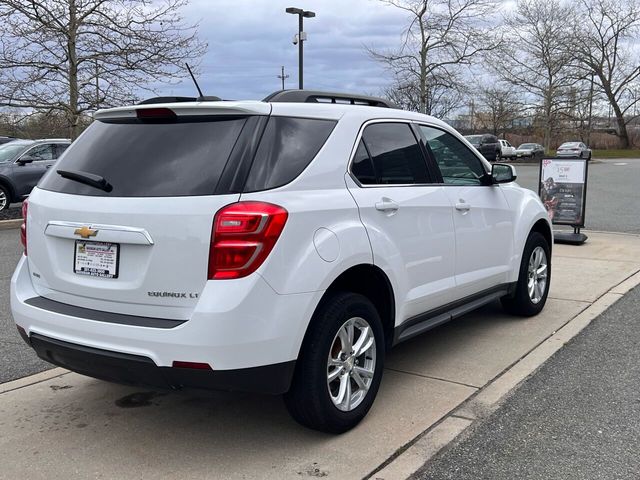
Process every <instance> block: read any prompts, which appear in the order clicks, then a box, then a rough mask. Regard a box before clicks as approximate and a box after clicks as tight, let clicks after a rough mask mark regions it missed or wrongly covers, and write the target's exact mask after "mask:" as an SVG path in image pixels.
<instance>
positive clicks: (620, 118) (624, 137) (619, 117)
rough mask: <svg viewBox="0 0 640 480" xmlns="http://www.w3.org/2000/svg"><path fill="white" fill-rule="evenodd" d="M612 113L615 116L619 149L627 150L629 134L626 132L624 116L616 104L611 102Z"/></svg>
mask: <svg viewBox="0 0 640 480" xmlns="http://www.w3.org/2000/svg"><path fill="white" fill-rule="evenodd" d="M612 106H613V111H614V112H615V114H616V121H617V122H618V137H619V138H620V148H629V147H630V142H629V134H628V132H627V124H626V123H625V121H624V114H623V113H622V111H621V110H620V107H619V106H618V102H615V101H614V102H612Z"/></svg>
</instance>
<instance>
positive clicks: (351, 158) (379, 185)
mask: <svg viewBox="0 0 640 480" xmlns="http://www.w3.org/2000/svg"><path fill="white" fill-rule="evenodd" d="M375 123H404V124H406V125H408V126H409V128H410V129H411V132H412V133H413V136H414V137H415V140H416V142H417V143H418V145H420V142H421V138H422V137H421V136H416V134H415V131H414V129H413V127H412V124H413V123H414V122H413V121H412V120H409V119H401V118H374V119H371V120H367V121H365V122H364V123H363V124H362V125H360V129H359V130H358V135H356V141H355V143H354V145H353V147H352V148H351V155H350V156H349V163H348V164H347V172H346V173H347V174H348V175H349V176H350V177H351V179H352V180H353V181H354V182H355V184H356V185H357V186H358V187H360V188H388V187H433V186H439V185H441V184H440V183H438V182H430V183H376V184H372V185H368V184H367V185H365V184H362V183H360V180H358V178H357V177H356V176H355V175H354V174H353V172H352V168H351V167H352V166H353V161H354V160H355V156H356V152H357V150H358V145H359V144H360V140H362V135H363V133H364V130H365V128H367V127H368V126H369V125H372V124H375ZM362 143H363V144H364V146H365V148H366V149H367V153H368V154H369V158H370V159H371V153H370V152H369V147H367V143H366V142H364V141H363V142H362ZM420 153H421V155H422V160H423V161H424V162H425V168H426V169H427V174H428V175H429V177H431V178H430V179H431V180H434V177H433V173H432V171H431V169H430V168H429V162H428V160H427V157H426V156H425V152H424V151H423V149H422V147H421V148H420ZM371 160H372V161H371V163H372V165H373V159H371ZM373 168H374V172H375V166H374V167H373ZM376 177H377V173H376ZM435 180H437V178H436V179H435Z"/></svg>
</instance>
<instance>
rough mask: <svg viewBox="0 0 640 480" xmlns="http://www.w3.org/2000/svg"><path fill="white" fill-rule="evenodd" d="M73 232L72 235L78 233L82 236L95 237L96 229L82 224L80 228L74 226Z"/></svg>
mask: <svg viewBox="0 0 640 480" xmlns="http://www.w3.org/2000/svg"><path fill="white" fill-rule="evenodd" d="M73 233H74V235H80V236H81V237H82V238H89V237H95V236H96V235H97V234H98V230H93V229H92V228H91V227H87V226H86V225H84V226H82V227H81V228H76V230H75V231H74V232H73Z"/></svg>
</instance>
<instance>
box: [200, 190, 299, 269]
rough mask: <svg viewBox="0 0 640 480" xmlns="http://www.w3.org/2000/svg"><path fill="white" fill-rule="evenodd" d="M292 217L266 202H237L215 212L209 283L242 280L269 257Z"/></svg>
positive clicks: (282, 209)
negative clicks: (289, 217)
mask: <svg viewBox="0 0 640 480" xmlns="http://www.w3.org/2000/svg"><path fill="white" fill-rule="evenodd" d="M288 216H289V214H288V213H287V211H286V210H285V209H284V208H282V207H279V206H278V205H273V204H271V203H264V202H238V203H232V204H231V205H227V206H226V207H224V208H222V209H221V210H219V211H218V213H216V216H215V217H214V219H213V228H212V232H211V247H210V250H209V276H208V278H209V280H214V279H216V280H217V279H229V278H241V277H246V276H247V275H249V274H251V273H253V272H255V271H256V270H257V269H258V267H260V265H262V262H264V261H265V259H266V258H267V257H268V256H269V254H270V253H271V250H272V249H273V246H274V245H275V244H276V241H277V240H278V238H279V237H280V234H281V233H282V229H283V228H284V224H285V223H286V222H287V217H288Z"/></svg>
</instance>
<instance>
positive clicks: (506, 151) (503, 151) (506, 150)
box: [499, 140, 516, 158]
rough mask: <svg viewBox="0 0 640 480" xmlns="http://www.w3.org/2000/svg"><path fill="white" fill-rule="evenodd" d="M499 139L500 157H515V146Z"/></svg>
mask: <svg viewBox="0 0 640 480" xmlns="http://www.w3.org/2000/svg"><path fill="white" fill-rule="evenodd" d="M499 141H500V157H501V158H515V156H516V147H514V146H513V145H511V144H510V143H509V142H507V141H506V140H499Z"/></svg>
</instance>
